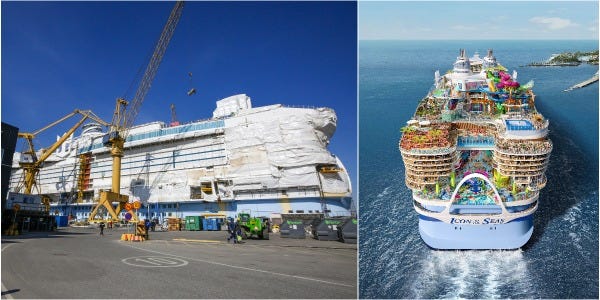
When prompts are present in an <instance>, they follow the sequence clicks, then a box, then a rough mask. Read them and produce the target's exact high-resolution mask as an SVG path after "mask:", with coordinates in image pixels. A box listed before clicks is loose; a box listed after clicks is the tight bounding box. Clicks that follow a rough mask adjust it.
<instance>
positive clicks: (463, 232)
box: [399, 50, 552, 249]
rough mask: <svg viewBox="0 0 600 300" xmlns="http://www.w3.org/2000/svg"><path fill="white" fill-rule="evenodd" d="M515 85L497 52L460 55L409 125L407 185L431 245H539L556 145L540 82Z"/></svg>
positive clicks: (404, 140) (404, 148)
mask: <svg viewBox="0 0 600 300" xmlns="http://www.w3.org/2000/svg"><path fill="white" fill-rule="evenodd" d="M516 79H517V73H516V72H513V74H512V76H511V75H509V74H508V73H507V69H506V68H504V67H503V66H502V65H500V64H499V63H498V62H497V61H496V58H495V57H494V55H493V52H492V51H491V50H488V54H487V56H485V57H484V58H480V57H479V55H478V54H475V55H474V56H473V57H471V58H467V56H466V53H465V51H464V50H461V51H460V54H459V56H458V57H457V59H456V62H455V63H454V68H453V69H452V70H450V71H448V73H447V74H445V75H443V76H440V74H439V72H436V74H435V81H434V87H433V89H432V90H431V91H430V93H429V94H428V95H427V96H426V97H424V98H423V99H421V100H420V101H419V103H418V106H417V109H416V112H415V114H414V115H413V118H412V119H411V120H409V121H408V122H407V126H405V127H403V128H402V132H403V134H402V137H401V139H400V142H399V148H400V152H401V154H402V159H403V161H404V166H405V182H406V185H407V186H408V188H409V189H411V190H412V195H413V206H414V209H415V210H416V212H417V213H418V215H419V233H420V235H421V238H422V240H423V241H424V242H425V243H426V244H427V245H428V246H430V247H432V248H436V249H516V248H519V247H521V246H523V245H524V244H525V243H527V241H528V240H529V239H530V237H531V235H532V233H533V213H534V212H535V211H536V209H537V207H538V200H539V195H540V190H541V189H542V188H543V187H544V186H545V185H546V181H547V180H546V176H545V175H544V173H545V171H546V168H547V165H548V162H549V159H550V152H551V151H552V142H551V141H550V140H549V139H548V137H547V136H548V125H549V122H548V120H547V119H545V118H544V117H543V116H542V115H541V114H540V113H539V112H538V111H537V110H536V108H535V101H536V97H535V94H534V93H533V91H532V87H533V82H532V81H530V82H528V83H527V84H524V85H520V84H519V83H518V82H517V81H516Z"/></svg>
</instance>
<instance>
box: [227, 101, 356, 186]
mask: <svg viewBox="0 0 600 300" xmlns="http://www.w3.org/2000/svg"><path fill="white" fill-rule="evenodd" d="M336 120H337V118H336V116H335V113H334V112H333V111H332V110H331V109H302V108H287V107H282V106H280V105H273V106H270V107H269V108H268V109H266V108H264V107H262V108H260V110H258V109H257V110H254V109H249V110H245V111H243V112H240V113H239V114H238V115H237V116H236V117H232V118H228V119H225V148H226V151H227V152H228V158H229V165H230V167H229V172H228V175H229V178H231V179H232V180H233V184H234V186H236V187H235V189H240V188H242V187H243V188H244V189H245V188H248V187H250V186H252V187H257V186H259V185H262V187H263V188H272V189H277V188H281V189H283V188H288V187H305V186H314V187H318V186H319V177H318V173H317V166H318V165H326V164H336V158H335V157H334V156H333V155H331V153H329V151H328V150H327V144H328V143H329V138H330V137H331V136H332V135H333V133H334V131H335V126H336ZM264 176H268V177H269V180H267V179H266V178H265V177H264ZM258 178H260V180H258ZM328 185H329V186H331V188H330V189H332V190H335V191H337V190H340V189H342V187H341V186H346V187H347V184H345V183H344V181H343V180H342V184H339V183H328ZM346 191H347V188H346V189H345V190H344V192H346Z"/></svg>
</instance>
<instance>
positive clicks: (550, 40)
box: [359, 38, 600, 42]
mask: <svg viewBox="0 0 600 300" xmlns="http://www.w3.org/2000/svg"><path fill="white" fill-rule="evenodd" d="M359 41H549V42H558V41H597V42H600V39H518V38H515V39H504V38H503V39H397V38H396V39H393V38H386V39H359Z"/></svg>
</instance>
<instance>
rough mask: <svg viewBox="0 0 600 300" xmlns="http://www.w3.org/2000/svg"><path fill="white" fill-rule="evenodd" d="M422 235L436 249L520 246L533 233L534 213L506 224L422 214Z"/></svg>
mask: <svg viewBox="0 0 600 300" xmlns="http://www.w3.org/2000/svg"><path fill="white" fill-rule="evenodd" d="M419 234H420V235H421V239H422V240H423V242H425V244H427V245H428V246H429V247H431V248H434V249H443V250H447V249H461V250H470V249H473V250H483V249H507V250H508V249H518V248H520V247H522V246H523V245H525V244H526V243H527V241H528V240H529V239H530V238H531V235H532V234H533V216H532V215H529V216H526V217H523V218H519V219H516V220H513V221H511V222H508V223H506V224H488V225H466V224H448V223H445V222H442V221H440V220H437V219H434V218H430V217H427V216H419Z"/></svg>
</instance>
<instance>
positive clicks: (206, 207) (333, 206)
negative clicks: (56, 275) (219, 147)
mask: <svg viewBox="0 0 600 300" xmlns="http://www.w3.org/2000/svg"><path fill="white" fill-rule="evenodd" d="M350 206H351V198H349V197H341V198H327V199H324V200H321V199H320V198H317V197H307V198H293V199H290V198H288V199H285V198H278V199H273V198H271V199H256V200H240V201H221V202H201V201H200V202H190V201H181V202H177V201H173V202H160V203H150V205H148V206H143V207H142V208H141V209H140V210H139V211H138V217H139V218H142V219H145V218H149V219H150V218H152V219H154V218H156V219H159V220H163V219H165V218H185V217H187V216H202V215H214V214H217V215H221V216H222V217H235V216H236V215H237V214H238V213H240V212H251V213H252V214H253V215H256V216H264V217H270V216H271V215H272V214H278V213H297V214H302V213H304V214H307V213H309V214H310V213H324V211H325V210H327V211H328V212H327V214H328V215H330V216H346V215H348V211H349V210H350ZM91 207H92V204H91V203H89V204H80V205H72V204H71V205H60V204H59V205H51V211H53V212H54V211H57V212H58V214H59V215H72V216H74V218H75V219H78V220H84V219H86V218H87V217H88V214H89V212H90V209H91Z"/></svg>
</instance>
